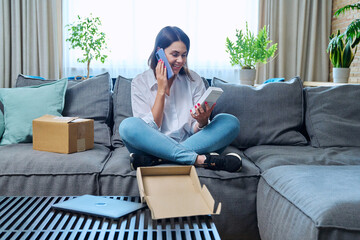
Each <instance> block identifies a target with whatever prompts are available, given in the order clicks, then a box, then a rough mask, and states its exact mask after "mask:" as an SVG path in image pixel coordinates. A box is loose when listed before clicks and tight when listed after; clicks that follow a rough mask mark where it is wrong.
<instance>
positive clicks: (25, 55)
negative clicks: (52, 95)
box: [0, 0, 62, 87]
mask: <svg viewBox="0 0 360 240" xmlns="http://www.w3.org/2000/svg"><path fill="white" fill-rule="evenodd" d="M0 20H1V22H0V87H12V86H14V85H15V81H16V77H17V75H18V74H19V73H22V74H26V75H37V76H42V77H45V78H56V79H57V78H59V77H60V71H61V62H62V60H61V51H62V50H61V29H62V28H61V0H52V1H37V0H1V1H0Z"/></svg>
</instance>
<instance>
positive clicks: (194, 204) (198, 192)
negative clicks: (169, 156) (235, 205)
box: [136, 166, 221, 219]
mask: <svg viewBox="0 0 360 240" xmlns="http://www.w3.org/2000/svg"><path fill="white" fill-rule="evenodd" d="M136 178H137V181H138V186H139V191H140V197H141V202H143V203H144V202H146V203H147V205H148V207H149V208H150V211H151V216H152V219H162V218H172V217H185V216H196V215H209V214H216V215H218V214H220V211H221V203H219V204H218V207H217V210H216V212H215V201H214V199H213V197H212V196H211V194H210V192H209V190H208V189H207V188H206V186H205V185H203V187H202V188H201V185H200V181H199V178H198V176H197V173H196V169H195V167H194V166H164V167H161V166H157V167H139V168H138V169H137V172H136Z"/></svg>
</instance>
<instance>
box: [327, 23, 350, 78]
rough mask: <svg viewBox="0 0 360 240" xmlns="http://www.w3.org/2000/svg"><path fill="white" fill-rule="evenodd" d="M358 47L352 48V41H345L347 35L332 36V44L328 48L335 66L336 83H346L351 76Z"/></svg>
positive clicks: (338, 33)
mask: <svg viewBox="0 0 360 240" xmlns="http://www.w3.org/2000/svg"><path fill="white" fill-rule="evenodd" d="M356 51H357V47H356V46H355V48H352V44H351V41H346V40H345V34H340V30H338V32H337V35H334V34H332V35H331V36H330V42H329V45H328V48H327V52H328V53H329V58H330V61H331V64H332V65H333V78H334V82H340V83H346V82H348V79H349V75H350V65H351V63H352V61H353V60H354V55H355V53H356Z"/></svg>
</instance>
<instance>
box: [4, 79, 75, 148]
mask: <svg viewBox="0 0 360 240" xmlns="http://www.w3.org/2000/svg"><path fill="white" fill-rule="evenodd" d="M67 83H68V81H67V80H66V79H63V80H58V81H55V82H52V83H47V84H42V85H38V86H31V87H22V88H2V89H0V101H1V102H2V103H3V105H4V122H5V131H4V134H3V137H2V139H1V142H0V145H7V144H14V143H21V142H32V120H34V119H35V118H38V117H41V116H43V115H45V114H50V115H55V116H61V114H62V111H63V108H64V99H65V92H66V87H67Z"/></svg>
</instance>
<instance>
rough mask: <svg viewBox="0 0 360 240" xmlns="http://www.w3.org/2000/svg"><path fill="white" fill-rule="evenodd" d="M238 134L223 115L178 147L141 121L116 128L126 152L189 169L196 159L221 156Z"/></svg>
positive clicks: (233, 120)
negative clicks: (155, 158)
mask: <svg viewBox="0 0 360 240" xmlns="http://www.w3.org/2000/svg"><path fill="white" fill-rule="evenodd" d="M239 131H240V123H239V120H238V119H237V118H236V117H234V116H233V115H230V114H227V113H221V114H218V115H216V116H215V117H214V119H213V120H212V121H211V122H210V123H209V125H208V126H206V127H205V128H204V129H203V130H201V131H199V132H197V133H195V134H193V135H192V136H190V137H189V138H187V139H186V140H185V141H184V142H181V143H178V142H177V141H175V140H174V139H172V138H170V137H168V136H166V135H165V134H163V133H161V132H160V131H158V130H156V129H154V128H152V127H150V126H149V125H148V124H147V123H145V122H144V121H143V120H142V119H141V118H136V117H130V118H126V119H125V120H123V121H122V122H121V124H120V126H119V133H120V136H121V138H122V140H123V142H124V144H125V146H126V147H127V149H128V150H129V152H131V153H137V154H141V155H151V156H156V157H158V158H161V159H166V160H169V161H172V162H176V163H180V164H187V165H190V164H191V165H193V164H194V163H195V161H196V158H197V156H198V155H202V154H207V153H210V152H218V153H221V152H222V151H223V150H224V149H225V148H226V147H227V146H228V145H229V144H230V143H231V142H232V141H234V139H235V138H236V137H237V135H238V134H239Z"/></svg>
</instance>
